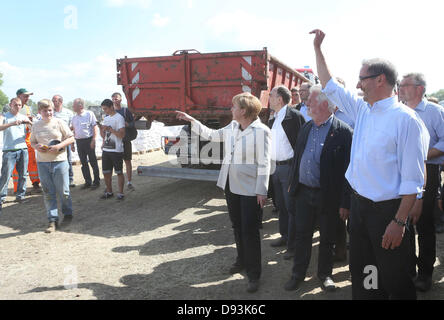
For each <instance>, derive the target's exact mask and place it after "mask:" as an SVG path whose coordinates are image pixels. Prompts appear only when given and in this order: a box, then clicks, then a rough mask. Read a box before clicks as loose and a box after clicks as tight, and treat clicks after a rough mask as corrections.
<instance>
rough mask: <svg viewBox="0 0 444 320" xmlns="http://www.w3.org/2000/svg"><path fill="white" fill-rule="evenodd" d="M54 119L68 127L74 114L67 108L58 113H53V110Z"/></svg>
mask: <svg viewBox="0 0 444 320" xmlns="http://www.w3.org/2000/svg"><path fill="white" fill-rule="evenodd" d="M54 117H56V118H58V119H62V120H63V121H65V123H66V124H67V125H68V127H70V126H71V122H72V118H73V117H74V112H72V111H71V110H69V109H67V108H63V107H62V110H61V111H60V112H57V111H55V109H54Z"/></svg>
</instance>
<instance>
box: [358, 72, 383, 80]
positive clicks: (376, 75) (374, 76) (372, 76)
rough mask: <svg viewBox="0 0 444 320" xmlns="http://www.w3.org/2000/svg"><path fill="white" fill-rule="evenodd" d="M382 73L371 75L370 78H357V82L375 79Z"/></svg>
mask: <svg viewBox="0 0 444 320" xmlns="http://www.w3.org/2000/svg"><path fill="white" fill-rule="evenodd" d="M381 74H382V73H378V74H373V75H371V76H365V77H361V76H359V81H364V80H365V79H371V78H376V77H378V76H380V75H381Z"/></svg>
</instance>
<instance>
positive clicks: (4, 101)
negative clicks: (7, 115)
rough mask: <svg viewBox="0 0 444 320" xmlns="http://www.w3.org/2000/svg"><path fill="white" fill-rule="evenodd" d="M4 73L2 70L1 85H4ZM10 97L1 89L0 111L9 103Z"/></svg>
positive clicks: (0, 74) (0, 75)
mask: <svg viewBox="0 0 444 320" xmlns="http://www.w3.org/2000/svg"><path fill="white" fill-rule="evenodd" d="M2 78H3V73H1V72H0V87H1V86H2V85H3V79H2ZM8 102H9V98H8V96H7V95H6V94H4V93H3V91H1V90H0V111H3V107H4V106H5V105H7V104H8Z"/></svg>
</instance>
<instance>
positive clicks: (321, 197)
mask: <svg viewBox="0 0 444 320" xmlns="http://www.w3.org/2000/svg"><path fill="white" fill-rule="evenodd" d="M321 90H322V89H321V87H320V86H313V87H311V88H310V95H309V98H308V101H307V106H308V112H309V115H310V117H311V118H312V121H309V122H307V123H306V124H305V125H304V126H303V127H302V129H301V132H300V133H299V136H298V139H297V141H296V146H295V149H294V160H293V166H292V170H291V174H290V183H289V192H290V195H291V196H293V197H295V198H294V200H295V215H296V217H295V219H296V221H297V224H296V230H295V231H296V232H295V240H296V241H295V246H296V248H295V249H296V251H295V255H294V265H293V272H292V277H291V279H290V281H289V282H287V284H286V285H285V289H286V290H296V289H297V288H298V287H299V286H300V284H301V283H302V282H303V281H304V279H305V276H306V272H307V269H308V265H309V263H310V257H311V248H312V238H313V231H314V227H315V222H316V219H319V227H320V230H319V231H320V234H321V238H320V245H319V259H318V278H319V280H320V281H321V287H322V288H323V289H324V290H326V291H334V290H335V289H336V286H335V283H334V281H333V279H332V269H333V247H334V244H335V240H336V226H337V224H338V220H339V219H340V218H342V219H343V220H345V219H347V218H348V214H349V208H350V188H349V187H348V184H347V182H346V179H345V171H346V170H347V167H348V163H349V160H350V149H351V143H352V129H351V128H350V127H349V126H348V125H347V124H346V123H345V122H343V121H341V120H339V119H337V118H336V117H335V116H334V111H335V106H334V105H333V104H332V103H331V102H330V101H329V100H328V99H327V97H326V96H325V94H324V93H322V91H321Z"/></svg>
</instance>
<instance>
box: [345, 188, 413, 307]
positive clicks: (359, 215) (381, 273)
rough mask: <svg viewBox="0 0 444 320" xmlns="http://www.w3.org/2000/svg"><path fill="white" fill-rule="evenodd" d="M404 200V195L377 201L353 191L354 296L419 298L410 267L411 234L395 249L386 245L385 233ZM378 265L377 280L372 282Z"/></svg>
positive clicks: (351, 264) (366, 298)
mask: <svg viewBox="0 0 444 320" xmlns="http://www.w3.org/2000/svg"><path fill="white" fill-rule="evenodd" d="M400 203H401V200H400V199H395V200H388V201H381V202H373V201H371V200H368V199H367V200H366V199H363V198H362V197H358V196H356V195H352V200H351V212H350V220H349V228H350V272H351V276H352V297H353V299H360V300H361V299H362V300H381V299H384V300H387V299H416V290H415V287H414V285H413V281H412V278H411V277H410V274H409V271H408V269H409V263H408V261H409V260H408V258H409V252H410V241H409V235H406V234H405V235H404V237H403V239H402V242H401V245H400V246H399V247H397V248H395V249H393V250H392V249H388V250H386V249H384V248H382V237H383V235H384V233H385V230H386V228H387V226H388V225H389V224H390V222H391V221H392V220H393V218H394V217H395V215H396V212H397V210H398V209H399V205H400ZM406 232H407V231H406ZM375 268H376V272H377V273H376V275H377V281H376V284H375V283H374V282H373V281H371V286H369V282H370V281H369V280H368V279H369V277H374V276H375V272H372V271H371V270H374V269H375Z"/></svg>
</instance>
